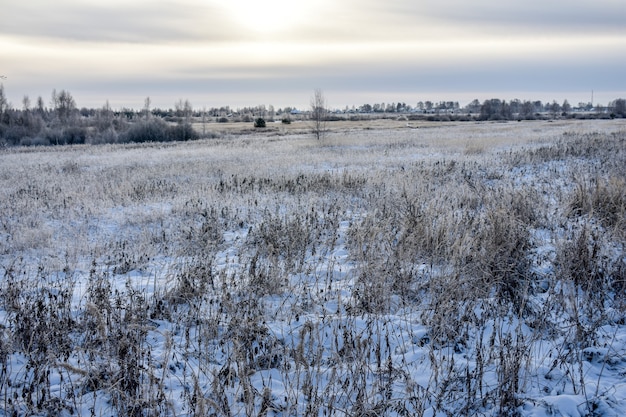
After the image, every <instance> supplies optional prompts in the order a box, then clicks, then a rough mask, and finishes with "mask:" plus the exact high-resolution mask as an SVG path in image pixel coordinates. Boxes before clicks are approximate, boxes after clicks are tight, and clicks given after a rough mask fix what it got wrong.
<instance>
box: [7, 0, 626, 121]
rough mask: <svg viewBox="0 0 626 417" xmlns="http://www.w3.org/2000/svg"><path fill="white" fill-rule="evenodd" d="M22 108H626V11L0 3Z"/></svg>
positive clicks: (380, 3)
mask: <svg viewBox="0 0 626 417" xmlns="http://www.w3.org/2000/svg"><path fill="white" fill-rule="evenodd" d="M0 16H1V17H2V19H1V23H0V75H3V76H5V77H6V78H5V79H2V80H0V82H1V83H2V85H3V86H4V90H5V94H6V95H7V97H8V99H9V100H10V101H11V103H12V104H13V106H14V107H21V103H22V102H23V98H24V96H28V97H29V98H30V101H31V102H32V103H34V102H36V99H37V97H39V96H41V97H42V98H43V99H44V101H45V102H46V103H49V102H50V98H51V94H52V91H53V90H57V91H60V90H66V91H69V92H70V93H71V94H72V96H73V97H74V98H75V100H76V103H77V105H78V106H79V107H102V106H103V105H104V104H105V103H106V102H107V101H108V102H109V104H110V106H111V107H112V108H121V107H131V108H137V109H139V108H142V107H143V106H144V102H145V99H146V97H150V101H151V103H152V106H153V107H160V108H171V107H174V105H175V103H176V102H177V101H178V100H181V99H182V100H189V101H190V102H191V104H192V105H193V107H194V108H202V107H209V108H210V107H219V106H226V105H228V106H231V108H239V107H244V106H256V105H261V104H263V105H266V106H269V105H273V106H274V107H275V108H282V107H285V106H290V107H298V108H306V107H308V106H309V103H310V100H311V96H312V95H313V91H314V90H315V89H321V90H322V91H323V92H324V96H325V98H326V100H327V103H328V105H329V107H333V108H344V107H345V106H349V107H351V106H352V105H355V106H357V107H358V106H359V105H361V104H365V103H369V104H374V103H380V102H385V103H390V102H405V103H407V104H410V105H416V103H417V102H418V101H426V100H430V101H434V102H438V101H459V103H460V104H461V105H465V104H467V103H469V102H470V101H472V100H473V99H478V100H479V101H483V100H485V99H489V98H500V99H503V100H507V101H508V100H511V99H516V98H517V99H521V100H531V99H532V100H542V101H544V102H546V101H547V102H552V101H553V100H556V101H557V102H559V103H560V102H562V101H563V100H564V99H567V100H568V101H569V102H570V103H571V104H573V105H576V104H578V103H579V102H585V103H586V102H589V101H591V98H592V92H593V99H594V104H598V103H599V104H608V102H610V101H612V100H614V99H616V98H626V77H625V73H626V24H625V23H624V22H626V6H625V4H624V0H594V1H589V0H570V1H563V0H524V1H520V0H472V1H467V0H376V1H374V0H315V1H294V0H260V1H258V0H257V1H253V0H219V1H218V0H177V1H169V0H166V1H158V0H157V1H155V0H150V1H148V0H134V1H121V0H109V1H101V0H55V1H49V0H28V1H15V0H0Z"/></svg>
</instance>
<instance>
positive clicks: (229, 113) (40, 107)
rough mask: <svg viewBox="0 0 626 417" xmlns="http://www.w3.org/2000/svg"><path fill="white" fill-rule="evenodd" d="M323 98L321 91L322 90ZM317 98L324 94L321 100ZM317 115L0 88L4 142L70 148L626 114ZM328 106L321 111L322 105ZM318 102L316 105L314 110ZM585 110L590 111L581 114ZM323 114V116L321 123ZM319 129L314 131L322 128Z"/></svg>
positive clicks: (389, 108) (494, 109) (443, 106)
mask: <svg viewBox="0 0 626 417" xmlns="http://www.w3.org/2000/svg"><path fill="white" fill-rule="evenodd" d="M320 94H321V93H320ZM321 97H322V98H323V95H322V96H321ZM318 99H319V97H318ZM317 101H318V102H316V103H313V102H312V107H311V110H309V111H299V110H297V109H295V108H292V107H285V108H282V109H275V108H274V107H273V106H271V105H270V106H269V107H265V105H259V106H254V107H244V108H239V109H236V110H234V109H231V108H230V107H229V106H223V107H214V108H210V109H207V108H203V109H201V110H199V109H194V108H193V106H192V105H191V103H190V102H189V101H188V100H184V101H183V100H179V101H178V102H176V103H175V105H174V107H173V108H170V109H159V108H152V106H151V100H150V98H149V97H148V98H146V99H145V103H144V107H143V108H142V109H140V110H134V109H128V108H122V109H120V110H113V109H112V108H111V106H110V105H109V103H108V101H107V102H106V103H105V104H104V105H103V106H102V107H101V108H97V109H88V108H84V107H83V108H80V109H79V108H78V106H77V105H76V101H75V99H74V97H73V96H72V94H71V93H70V92H69V91H66V90H61V91H56V90H53V92H52V95H51V100H50V103H49V105H48V106H46V104H45V102H44V100H43V98H42V97H41V96H40V97H38V98H37V100H36V102H35V103H32V102H31V100H30V98H29V97H28V96H24V98H23V100H22V106H21V108H15V107H14V106H13V105H11V104H10V103H9V102H8V100H7V98H6V95H5V93H4V86H3V85H2V84H0V145H4V146H6V145H65V144H83V143H92V144H98V143H127V142H167V141H187V140H194V139H199V138H201V137H206V132H204V134H202V133H201V132H198V131H196V130H195V129H194V128H193V127H192V122H194V121H195V122H202V123H203V124H204V123H208V122H232V121H239V122H255V121H257V120H258V119H259V118H263V119H268V120H274V119H275V118H279V120H280V119H282V120H283V121H285V120H287V121H289V120H290V117H292V116H293V115H295V117H301V118H308V119H310V120H313V121H314V122H317V123H318V124H319V123H321V122H322V121H331V120H336V119H342V120H343V119H351V118H358V117H360V116H359V115H363V114H375V115H376V114H378V115H381V114H383V115H385V114H405V115H407V117H408V118H410V119H413V118H426V119H427V120H441V121H445V120H515V119H518V120H522V119H526V120H528V119H537V118H546V117H552V118H556V117H626V100H624V99H621V98H620V99H616V100H614V101H612V102H611V103H610V104H609V106H608V107H606V108H605V107H601V108H596V109H594V108H593V106H592V105H591V103H579V105H578V107H576V108H572V106H571V105H570V104H569V103H568V102H567V100H565V101H564V102H563V103H562V104H559V103H557V102H556V101H554V102H552V103H542V102H541V101H521V100H511V101H509V102H507V101H505V100H500V99H489V100H485V101H483V102H482V103H481V102H479V101H478V100H477V99H476V100H473V101H472V102H470V103H469V104H468V105H466V106H465V107H461V106H460V105H459V103H458V102H451V101H441V102H438V103H436V102H431V101H424V102H422V101H420V102H418V103H417V104H416V105H415V106H412V105H409V104H407V103H404V102H398V103H395V102H394V103H387V104H385V103H375V104H373V105H371V104H363V105H361V106H359V107H355V106H352V108H348V107H346V108H345V109H343V110H335V111H330V110H329V109H327V108H326V102H325V100H317ZM320 103H321V104H323V107H324V109H323V112H322V111H321V110H322V109H321V108H320ZM314 104H315V105H314ZM581 111H584V112H585V113H584V114H583V113H581ZM320 115H323V119H324V120H321V117H320ZM317 127H318V128H317V129H316V128H314V131H320V129H319V126H317Z"/></svg>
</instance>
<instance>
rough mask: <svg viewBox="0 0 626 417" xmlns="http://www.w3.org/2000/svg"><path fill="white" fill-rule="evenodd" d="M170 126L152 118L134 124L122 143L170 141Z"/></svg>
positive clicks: (124, 135) (125, 134)
mask: <svg viewBox="0 0 626 417" xmlns="http://www.w3.org/2000/svg"><path fill="white" fill-rule="evenodd" d="M168 128H169V127H168V125H167V123H165V122H164V121H163V120H161V119H157V118H152V119H150V120H147V121H141V122H138V123H136V124H133V125H132V126H131V127H130V128H129V129H128V130H127V131H126V132H125V133H124V134H122V135H120V141H121V142H138V143H141V142H165V141H168V140H169V135H168Z"/></svg>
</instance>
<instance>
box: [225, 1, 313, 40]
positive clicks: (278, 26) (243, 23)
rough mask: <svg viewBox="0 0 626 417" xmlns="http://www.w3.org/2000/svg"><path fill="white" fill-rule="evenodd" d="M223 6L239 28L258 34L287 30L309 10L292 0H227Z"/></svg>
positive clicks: (303, 18)
mask: <svg viewBox="0 0 626 417" xmlns="http://www.w3.org/2000/svg"><path fill="white" fill-rule="evenodd" d="M223 6H224V7H225V8H226V11H227V13H228V14H229V15H230V17H231V19H232V20H233V21H234V22H235V23H236V24H237V25H238V26H240V27H241V29H243V30H246V31H250V32H253V33H256V34H259V35H262V34H268V35H269V34H277V33H283V32H288V31H289V30H291V29H293V28H295V27H297V26H298V25H299V24H301V23H302V22H303V21H304V20H305V19H306V18H307V16H308V14H309V12H310V6H309V5H301V4H298V2H294V1H292V0H263V1H259V0H229V1H225V2H224V3H223Z"/></svg>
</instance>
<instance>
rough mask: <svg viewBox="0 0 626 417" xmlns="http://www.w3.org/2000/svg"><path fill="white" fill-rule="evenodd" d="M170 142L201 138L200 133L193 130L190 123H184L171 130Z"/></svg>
mask: <svg viewBox="0 0 626 417" xmlns="http://www.w3.org/2000/svg"><path fill="white" fill-rule="evenodd" d="M168 133H169V140H175V141H187V140H196V139H198V138H199V135H198V133H197V132H196V131H195V130H193V127H192V126H191V124H190V123H183V124H179V125H176V126H173V127H171V128H169V132H168Z"/></svg>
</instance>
